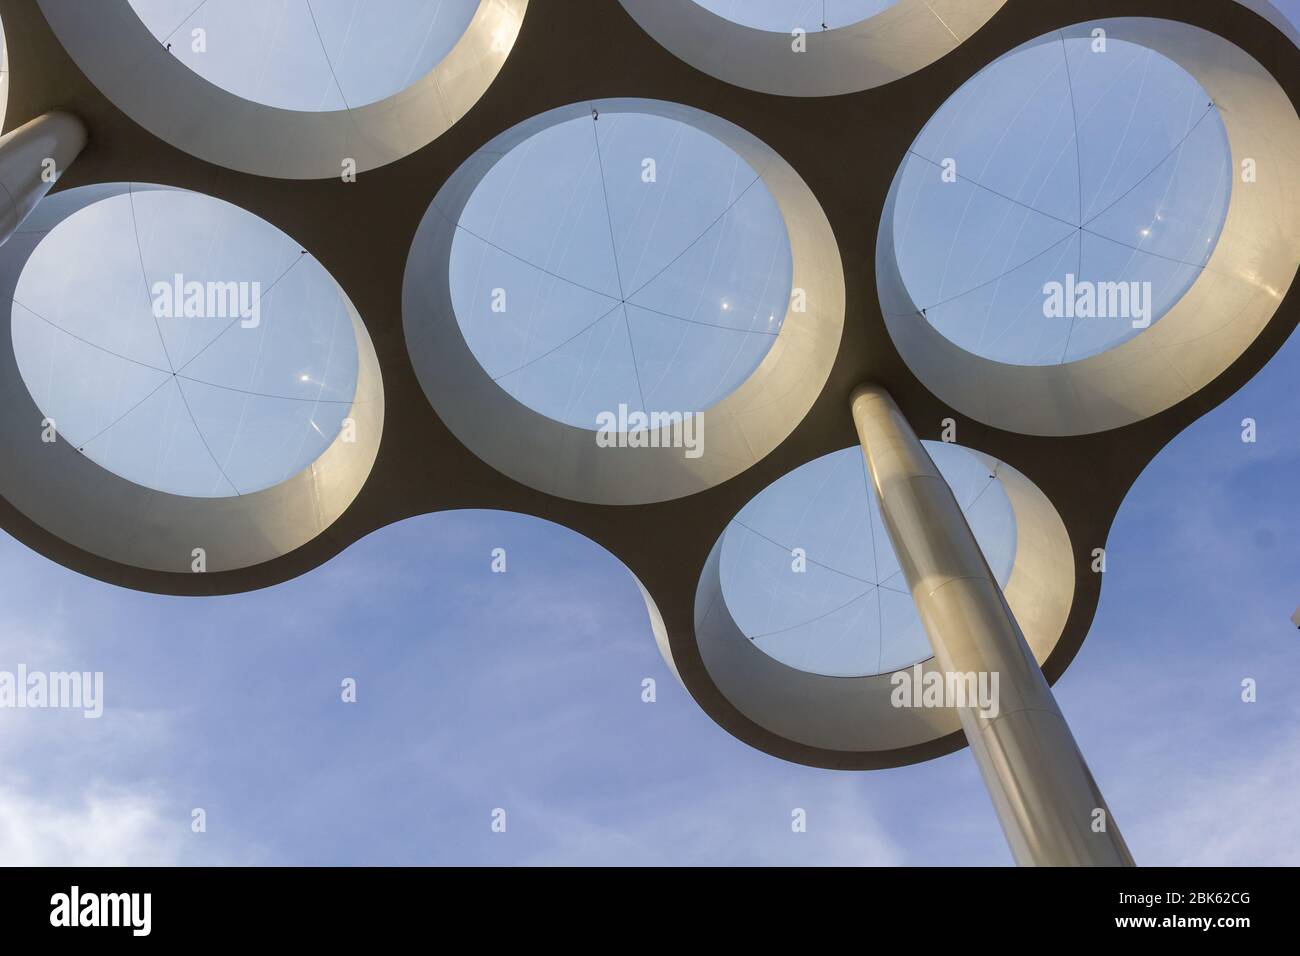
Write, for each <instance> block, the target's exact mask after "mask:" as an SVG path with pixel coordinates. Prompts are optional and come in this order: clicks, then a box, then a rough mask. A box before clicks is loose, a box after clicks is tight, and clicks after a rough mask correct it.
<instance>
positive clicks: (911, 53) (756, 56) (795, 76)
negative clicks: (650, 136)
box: [619, 0, 1006, 96]
mask: <svg viewBox="0 0 1300 956" xmlns="http://www.w3.org/2000/svg"><path fill="white" fill-rule="evenodd" d="M619 2H620V3H622V4H623V7H624V9H626V10H627V12H628V14H629V15H630V16H631V17H632V19H634V20H635V21H636V22H637V23H638V24H639V25H640V26H641V29H643V30H645V32H646V33H648V34H650V36H652V37H653V38H654V39H655V40H656V41H658V43H659V44H660V45H661V46H663V47H665V48H666V49H667V50H668V51H669V52H670V53H672V54H673V55H674V56H676V57H677V58H678V59H680V60H684V61H685V62H686V63H689V64H690V65H691V66H693V67H695V68H696V69H697V70H700V71H701V72H704V73H707V74H709V75H710V76H712V77H715V78H717V79H719V80H722V81H724V82H726V83H731V84H733V85H734V86H741V87H744V88H745V89H748V90H754V91H756V92H758V93H775V94H777V95H779V96H839V95H841V94H844V93H859V92H861V91H862V90H870V89H874V88H876V87H878V86H884V85H885V84H886V83H892V82H894V81H895V80H899V79H902V78H903V77H905V76H908V75H909V74H911V73H915V72H916V71H917V70H920V69H922V68H924V67H927V66H929V65H930V64H931V63H934V62H935V61H936V60H938V59H940V58H941V57H943V56H945V55H947V54H948V53H951V52H952V51H953V50H955V49H956V48H957V47H958V46H959V45H961V43H962V41H964V40H965V39H966V38H967V37H969V36H971V34H973V33H975V32H976V31H977V30H978V29H979V28H980V27H982V26H984V24H985V23H987V22H988V21H989V20H990V19H991V18H992V17H993V15H994V14H995V13H997V12H998V10H1000V9H1001V8H1002V5H1003V4H1004V3H1006V0H899V2H898V3H896V4H895V5H894V6H892V7H890V8H889V9H887V10H884V11H882V12H880V13H878V14H876V15H875V16H873V17H868V18H867V19H866V20H862V21H859V22H858V23H853V24H850V25H848V26H844V27H837V28H835V29H833V30H825V31H816V32H811V33H807V34H806V35H804V36H803V37H802V38H801V39H802V41H803V42H804V44H805V48H804V49H803V50H802V51H799V52H796V49H795V47H796V42H795V40H796V38H795V36H794V35H793V33H777V32H774V31H771V30H759V29H755V28H754V27H750V26H745V25H744V24H740V23H736V22H735V21H734V20H728V19H727V18H726V17H721V16H718V15H717V14H716V13H714V12H713V11H711V10H708V9H706V8H705V7H702V6H700V5H699V4H698V3H696V2H695V0H619Z"/></svg>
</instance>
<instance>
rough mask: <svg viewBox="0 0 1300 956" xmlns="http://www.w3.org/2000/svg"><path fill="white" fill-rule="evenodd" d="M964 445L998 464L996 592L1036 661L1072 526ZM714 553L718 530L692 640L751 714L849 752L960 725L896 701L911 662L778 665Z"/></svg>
mask: <svg viewBox="0 0 1300 956" xmlns="http://www.w3.org/2000/svg"><path fill="white" fill-rule="evenodd" d="M968 450H969V451H971V453H972V454H974V455H975V456H976V457H977V458H979V459H980V460H981V461H982V462H983V463H984V464H985V465H986V466H987V467H988V468H989V469H990V471H991V472H992V471H994V470H996V472H997V476H998V480H999V481H1000V482H1001V483H1002V487H1003V489H1004V490H1005V491H1006V493H1007V497H1008V498H1009V499H1010V501H1011V507H1012V511H1013V512H1014V514H1015V520H1016V558H1015V563H1014V564H1013V565H1012V568H1011V577H1010V579H1009V580H1008V581H1007V586H1006V587H1005V588H1004V589H1003V594H1004V595H1005V596H1006V600H1007V604H1008V605H1009V606H1010V608H1011V611H1012V613H1013V614H1014V615H1015V617H1016V620H1017V622H1018V623H1019V624H1020V628H1021V630H1022V631H1023V632H1024V635H1025V639H1026V640H1027V641H1028V642H1029V646H1030V648H1031V650H1033V652H1034V657H1035V659H1036V660H1037V661H1038V663H1039V665H1040V666H1041V665H1042V664H1043V662H1044V661H1046V660H1047V658H1048V657H1050V656H1051V654H1052V651H1053V650H1055V648H1056V645H1057V642H1058V641H1060V639H1061V636H1062V634H1063V633H1064V631H1065V624H1066V621H1067V620H1068V618H1069V616H1070V609H1071V607H1072V606H1073V604H1074V586H1075V574H1074V557H1073V555H1074V549H1073V548H1072V547H1071V543H1070V536H1069V532H1068V531H1067V530H1066V528H1065V522H1063V521H1062V520H1061V516H1060V515H1059V514H1058V513H1057V511H1056V508H1055V507H1054V506H1053V505H1052V503H1051V502H1050V501H1049V500H1048V499H1047V496H1046V495H1044V494H1043V492H1042V491H1040V490H1039V489H1038V487H1037V486H1036V485H1035V484H1034V483H1033V482H1031V481H1030V480H1029V479H1028V478H1026V477H1025V476H1024V475H1023V474H1021V473H1020V472H1019V471H1017V470H1016V469H1014V468H1012V467H1011V466H1010V465H1007V464H1005V463H1002V462H999V461H998V460H997V459H995V458H992V457H990V456H988V455H985V454H983V453H982V452H978V451H975V450H973V449H968ZM724 534H725V532H724ZM721 554H722V538H721V537H720V538H719V539H718V542H717V543H716V544H715V545H714V546H713V550H712V551H711V552H710V554H709V558H708V561H707V562H706V563H705V566H704V570H703V572H701V575H700V582H699V585H698V587H697V589H696V592H695V641H696V643H697V645H698V647H699V652H700V658H701V660H702V661H703V663H704V667H705V669H706V670H707V671H708V673H709V677H710V678H711V679H712V680H713V682H714V684H715V685H716V686H717V688H718V690H719V692H721V694H722V695H723V696H724V697H726V698H727V700H728V701H730V702H731V704H732V705H733V706H734V707H735V708H736V709H737V710H739V711H740V712H741V713H742V714H744V715H745V716H746V717H748V718H749V719H750V720H752V721H753V722H754V723H756V724H758V725H759V726H761V727H763V728H764V729H766V730H769V731H771V732H772V733H774V734H776V735H778V736H780V737H782V738H784V739H786V740H791V741H794V742H796V743H800V744H804V745H806V746H809V747H818V748H821V749H824V750H836V751H846V752H852V753H879V752H885V751H891V750H901V749H905V748H909V747H917V746H920V745H923V744H927V743H930V742H932V741H935V740H938V739H940V738H942V737H946V736H948V735H949V734H952V733H956V732H958V731H960V730H961V724H960V722H959V720H958V717H957V711H956V709H955V708H951V707H939V708H923V707H895V706H894V705H893V703H892V702H891V697H892V695H893V692H894V687H895V685H894V684H893V683H892V682H891V678H892V676H893V674H897V673H902V672H906V671H910V670H912V668H910V667H909V668H903V669H902V671H893V672H891V673H888V674H876V675H873V676H870V677H827V676H824V675H821V674H814V673H810V672H808V671H801V670H798V669H796V668H794V667H791V666H789V665H788V664H783V663H781V662H780V661H778V660H777V659H776V658H774V657H771V656H769V655H768V654H767V653H766V652H764V651H762V650H760V649H759V648H758V647H756V646H754V642H753V641H751V640H750V639H749V638H748V637H746V636H745V634H744V633H743V632H742V631H741V629H740V628H739V627H738V626H737V624H736V622H735V620H734V618H732V616H731V612H730V610H729V609H728V608H727V603H726V600H725V598H724V597H723V593H722V577H721ZM670 663H671V661H670ZM915 666H919V667H920V668H921V671H922V673H923V674H929V673H936V672H938V671H939V665H938V664H937V662H936V661H935V659H934V658H933V657H930V658H929V659H927V660H925V661H923V662H922V663H920V664H919V665H915Z"/></svg>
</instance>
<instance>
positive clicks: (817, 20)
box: [695, 0, 898, 33]
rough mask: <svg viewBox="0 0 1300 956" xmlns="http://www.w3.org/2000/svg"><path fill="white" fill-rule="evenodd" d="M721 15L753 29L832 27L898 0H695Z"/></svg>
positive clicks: (861, 17) (860, 19) (873, 13)
mask: <svg viewBox="0 0 1300 956" xmlns="http://www.w3.org/2000/svg"><path fill="white" fill-rule="evenodd" d="M695 2H696V3H698V4H699V5H700V6H702V7H704V8H705V9H707V10H711V11H713V12H714V13H716V14H717V15H718V16H720V17H726V18H727V19H728V20H733V21H735V22H736V23H739V24H742V25H744V26H747V27H753V28H754V29H756V30H771V31H773V32H780V33H785V32H787V31H790V30H794V29H802V30H807V31H809V32H811V31H813V30H820V29H823V28H825V29H828V30H834V29H836V28H837V27H846V26H849V25H850V24H853V23H858V22H860V21H862V20H865V19H867V18H868V17H874V16H875V15H876V14H877V13H880V12H882V11H884V10H887V9H888V8H890V7H892V6H893V5H894V4H895V3H897V2H898V0H695Z"/></svg>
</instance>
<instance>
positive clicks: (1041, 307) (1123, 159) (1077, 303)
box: [894, 34, 1233, 365]
mask: <svg viewBox="0 0 1300 956" xmlns="http://www.w3.org/2000/svg"><path fill="white" fill-rule="evenodd" d="M1232 178H1233V170H1232V157H1231V152H1230V150H1229V146H1228V140H1227V134H1226V131H1225V129H1224V126H1223V122H1222V120H1221V119H1220V117H1219V115H1218V111H1217V108H1216V107H1215V105H1214V104H1213V103H1212V102H1211V101H1210V97H1209V96H1208V95H1207V94H1206V92H1205V91H1204V90H1203V89H1202V88H1201V87H1200V85H1199V84H1198V83H1197V82H1196V81H1195V80H1194V79H1193V78H1192V77H1191V75H1189V74H1188V73H1187V72H1186V71H1184V70H1183V69H1182V68H1181V67H1179V66H1178V65H1176V64H1175V63H1173V62H1172V61H1171V60H1169V59H1167V58H1165V57H1164V56H1162V55H1160V54H1158V53H1156V52H1154V51H1152V50H1150V49H1147V48H1145V47H1142V46H1138V45H1136V44H1133V43H1129V42H1126V41H1123V40H1118V39H1115V38H1113V37H1106V36H1105V35H1104V34H1100V35H1085V36H1070V37H1066V36H1063V35H1060V34H1053V35H1051V36H1048V37H1043V38H1040V39H1039V40H1036V41H1033V42H1031V43H1029V44H1026V45H1025V46H1023V47H1021V48H1019V49H1018V50H1015V51H1013V52H1012V53H1010V54H1008V55H1007V56H1005V57H1003V58H1002V59H1000V60H998V61H996V62H995V63H993V64H992V65H991V66H989V67H988V68H987V69H985V70H984V71H982V72H981V73H979V74H978V75H977V76H975V77H974V78H973V79H972V80H970V81H969V82H968V83H966V84H965V85H964V86H963V87H962V88H961V89H959V90H958V91H957V92H956V93H955V94H954V95H953V96H952V97H951V98H950V99H949V100H948V101H947V102H946V103H945V104H944V105H943V106H942V107H941V108H940V109H939V111H938V112H937V113H936V114H935V115H934V117H933V118H932V119H931V120H930V122H929V123H928V124H927V125H926V127H925V129H924V130H923V131H922V132H921V135H920V136H919V137H918V138H917V140H916V142H915V143H914V144H913V146H912V148H911V150H910V151H909V153H908V156H907V158H906V160H905V162H904V165H903V169H902V172H901V178H900V181H899V186H898V194H897V195H898V201H897V206H896V208H895V219H894V237H895V244H896V248H897V255H898V262H899V268H900V271H901V274H902V276H903V280H904V282H905V284H906V286H907V289H908V291H909V292H910V293H911V296H912V299H913V301H914V302H915V304H916V307H917V308H918V310H920V311H921V312H922V313H923V314H924V317H925V318H924V320H925V321H928V322H930V324H931V325H933V326H934V328H935V329H936V330H938V331H939V332H940V333H941V334H942V335H944V336H945V337H946V338H948V339H949V340H950V341H952V342H953V343H955V344H956V345H958V346H960V347H961V348H963V349H965V350H966V351H968V352H972V353H974V354H976V355H979V356H982V357H984V358H987V359H991V360H994V361H999V362H1005V363H1009V364H1015V365H1054V364H1062V363H1066V362H1072V361H1077V360H1080V359H1084V358H1087V357H1089V356H1092V355H1096V354H1098V353H1100V352H1103V351H1106V350H1107V349H1111V348H1114V347H1116V346H1118V345H1121V344H1122V343H1124V342H1126V341H1128V340H1129V339H1132V338H1134V337H1135V336H1137V335H1139V334H1140V333H1141V331H1142V330H1143V329H1145V328H1149V327H1150V325H1151V324H1153V323H1155V322H1157V321H1159V320H1160V318H1161V316H1163V315H1164V314H1165V313H1166V312H1168V310H1169V309H1170V308H1171V307H1172V306H1173V305H1175V304H1176V303H1177V302H1178V300H1179V299H1180V298H1182V296H1183V294H1184V293H1185V292H1186V291H1187V289H1188V288H1189V287H1190V286H1191V285H1192V283H1193V282H1194V281H1195V280H1196V279H1197V277H1198V276H1199V275H1200V274H1201V272H1202V270H1203V269H1204V267H1205V264H1206V263H1207V262H1208V260H1209V258H1210V255H1211V254H1212V253H1213V252H1214V248H1215V244H1216V242H1217V240H1218V237H1219V234H1220V232H1221V230H1222V228H1223V224H1224V219H1225V216H1226V214H1227V206H1228V201H1229V199H1230V194H1231V189H1232Z"/></svg>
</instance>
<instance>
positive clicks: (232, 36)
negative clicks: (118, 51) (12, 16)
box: [129, 0, 479, 112]
mask: <svg viewBox="0 0 1300 956" xmlns="http://www.w3.org/2000/svg"><path fill="white" fill-rule="evenodd" d="M129 2H130V4H131V8H132V9H133V10H134V11H135V13H136V15H137V16H139V17H140V19H141V20H142V21H143V22H144V24H145V26H146V27H148V28H149V32H150V33H152V34H153V36H154V37H155V38H156V39H157V40H158V42H159V43H161V44H162V45H163V46H164V47H166V48H167V49H168V50H169V51H170V52H171V53H172V55H173V56H175V57H176V58H177V59H178V60H179V61H180V62H181V63H183V64H184V65H185V66H187V67H189V69H191V70H193V71H194V72H195V73H197V74H198V75H199V76H201V77H203V78H204V79H205V80H207V81H208V82H209V83H212V84H214V85H215V86H218V87H220V88H221V89H223V90H225V91H227V92H228V93H232V94H234V95H235V96H239V97H242V98H243V99H246V100H251V101H253V102H255V103H262V104H265V105H267V106H273V107H277V108H279V109H286V110H301V111H310V112H324V111H331V110H346V109H355V108H357V107H360V106H366V105H367V104H370V103H376V102H378V101H380V100H383V99H387V98H388V97H390V96H392V95H394V94H396V93H400V92H401V91H402V90H405V89H406V88H408V87H409V86H411V84H413V83H414V82H416V81H417V80H419V79H420V78H421V77H423V76H425V75H426V74H428V73H430V72H431V71H432V70H433V68H434V67H436V66H437V65H438V64H439V63H441V62H442V60H443V59H444V58H445V57H446V56H447V54H448V53H450V52H451V50H452V48H453V47H455V45H456V43H457V42H459V40H460V38H461V37H462V36H463V35H464V33H465V31H466V30H467V29H468V28H469V25H470V21H471V20H473V18H474V14H475V12H476V11H477V10H478V7H479V0H431V2H430V0H388V2H386V3H385V4H384V5H383V6H384V9H383V12H382V13H381V14H376V13H375V11H374V10H373V7H374V4H372V3H370V2H369V0H220V2H209V3H200V4H195V2H194V0H129Z"/></svg>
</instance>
